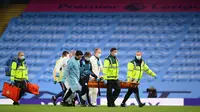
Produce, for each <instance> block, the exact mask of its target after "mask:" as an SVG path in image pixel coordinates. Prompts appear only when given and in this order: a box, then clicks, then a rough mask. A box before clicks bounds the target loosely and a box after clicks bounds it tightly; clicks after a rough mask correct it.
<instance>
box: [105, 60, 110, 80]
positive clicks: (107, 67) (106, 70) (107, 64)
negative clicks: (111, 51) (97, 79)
mask: <svg viewBox="0 0 200 112" xmlns="http://www.w3.org/2000/svg"><path fill="white" fill-rule="evenodd" d="M109 67H110V62H109V60H108V59H105V60H104V67H103V74H104V75H103V79H105V80H106V79H107V75H108V72H109Z"/></svg>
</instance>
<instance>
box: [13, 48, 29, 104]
mask: <svg viewBox="0 0 200 112" xmlns="http://www.w3.org/2000/svg"><path fill="white" fill-rule="evenodd" d="M10 80H11V84H14V85H15V86H17V87H19V88H20V89H21V90H20V95H19V99H18V100H20V99H21V97H22V96H23V95H24V93H25V92H26V89H27V86H26V85H27V82H28V67H27V65H26V62H25V55H24V52H19V53H18V58H17V60H16V61H13V62H12V65H11V77H10ZM13 105H19V102H15V101H14V102H13Z"/></svg>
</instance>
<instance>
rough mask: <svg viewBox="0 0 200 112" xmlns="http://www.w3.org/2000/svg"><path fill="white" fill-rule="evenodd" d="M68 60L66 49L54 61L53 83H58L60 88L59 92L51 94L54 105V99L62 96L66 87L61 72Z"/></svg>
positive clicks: (64, 78)
mask: <svg viewBox="0 0 200 112" xmlns="http://www.w3.org/2000/svg"><path fill="white" fill-rule="evenodd" d="M68 60H69V53H68V52H67V51H64V52H63V53H62V56H61V57H60V59H59V60H57V61H56V65H55V67H54V71H53V77H54V83H55V84H56V83H59V84H60V86H61V88H62V91H61V92H59V93H58V94H57V95H55V96H52V101H53V104H54V105H56V100H57V99H58V98H59V97H61V96H62V97H63V95H64V93H65V91H66V89H67V88H66V86H65V81H66V77H64V76H63V72H64V69H65V67H66V66H67V62H68Z"/></svg>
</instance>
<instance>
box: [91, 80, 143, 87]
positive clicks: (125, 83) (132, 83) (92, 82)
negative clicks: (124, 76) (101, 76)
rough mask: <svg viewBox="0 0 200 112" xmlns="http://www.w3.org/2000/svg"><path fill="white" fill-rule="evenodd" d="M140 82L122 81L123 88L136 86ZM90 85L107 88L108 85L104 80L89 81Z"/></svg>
mask: <svg viewBox="0 0 200 112" xmlns="http://www.w3.org/2000/svg"><path fill="white" fill-rule="evenodd" d="M138 85H139V84H138V83H136V82H122V81H120V87H121V88H135V87H137V86H138ZM88 87H90V88H106V87H107V86H106V85H105V84H104V82H103V81H89V82H88Z"/></svg>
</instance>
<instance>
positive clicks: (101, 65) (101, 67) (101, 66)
mask: <svg viewBox="0 0 200 112" xmlns="http://www.w3.org/2000/svg"><path fill="white" fill-rule="evenodd" d="M99 62H100V70H101V72H103V64H102V61H101V59H99Z"/></svg>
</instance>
